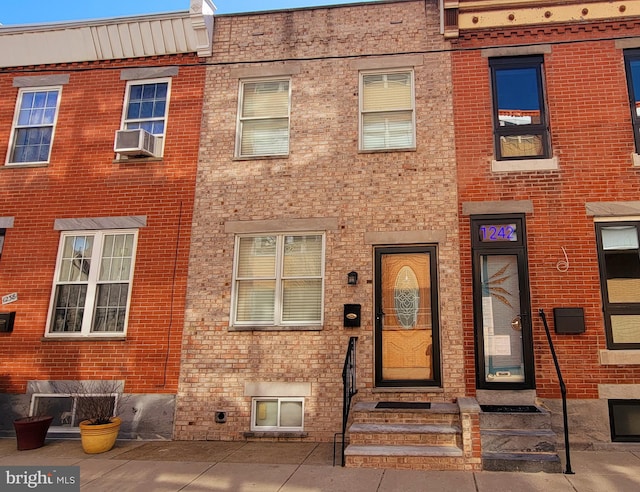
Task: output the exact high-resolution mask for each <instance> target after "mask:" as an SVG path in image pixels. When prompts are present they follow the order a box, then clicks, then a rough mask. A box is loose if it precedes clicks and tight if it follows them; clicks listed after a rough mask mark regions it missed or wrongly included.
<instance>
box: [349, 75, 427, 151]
mask: <svg viewBox="0 0 640 492" xmlns="http://www.w3.org/2000/svg"><path fill="white" fill-rule="evenodd" d="M414 113H415V112H414V94H413V71H411V70H403V71H393V72H385V73H361V74H360V150H392V149H412V148H415V115H414Z"/></svg>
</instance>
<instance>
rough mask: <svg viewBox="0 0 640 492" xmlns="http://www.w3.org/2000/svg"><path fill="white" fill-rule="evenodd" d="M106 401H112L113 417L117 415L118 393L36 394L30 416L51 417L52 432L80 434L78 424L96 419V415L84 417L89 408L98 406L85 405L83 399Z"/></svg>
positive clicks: (32, 401) (32, 398)
mask: <svg viewBox="0 0 640 492" xmlns="http://www.w3.org/2000/svg"><path fill="white" fill-rule="evenodd" d="M96 398H100V399H104V400H107V401H110V404H111V407H112V412H111V414H112V415H115V414H116V410H117V408H118V394H117V393H98V394H82V395H72V394H69V393H34V394H32V395H31V406H30V409H29V415H51V416H52V417H53V421H52V422H51V427H50V428H49V431H50V432H54V433H55V432H79V431H80V429H79V427H78V424H80V422H82V421H83V420H88V419H89V418H93V417H95V415H84V414H83V412H85V413H86V409H87V408H92V407H95V405H96V404H92V403H86V404H85V403H83V399H86V400H89V399H96Z"/></svg>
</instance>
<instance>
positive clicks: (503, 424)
mask: <svg viewBox="0 0 640 492" xmlns="http://www.w3.org/2000/svg"><path fill="white" fill-rule="evenodd" d="M536 408H537V409H538V410H539V411H538V412H535V413H521V412H481V413H480V427H481V428H482V429H551V414H550V413H549V412H548V411H546V410H545V409H543V408H540V407H536Z"/></svg>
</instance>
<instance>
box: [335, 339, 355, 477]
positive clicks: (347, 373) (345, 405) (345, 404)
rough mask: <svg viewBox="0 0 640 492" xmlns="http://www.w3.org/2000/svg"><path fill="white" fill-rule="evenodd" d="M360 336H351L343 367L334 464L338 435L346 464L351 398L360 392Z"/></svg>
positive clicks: (342, 464) (342, 463)
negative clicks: (357, 353) (357, 343)
mask: <svg viewBox="0 0 640 492" xmlns="http://www.w3.org/2000/svg"><path fill="white" fill-rule="evenodd" d="M357 341H358V337H351V338H349V346H348V348H347V355H346V356H345V359H344V366H343V368H342V386H343V389H342V432H338V433H336V434H335V435H334V436H333V466H335V464H336V437H337V436H338V435H342V451H341V457H342V462H341V466H344V464H345V463H344V449H345V438H346V434H347V422H348V420H349V411H350V410H351V400H352V399H353V396H354V395H355V394H356V393H357V392H358V389H357V388H356V342H357Z"/></svg>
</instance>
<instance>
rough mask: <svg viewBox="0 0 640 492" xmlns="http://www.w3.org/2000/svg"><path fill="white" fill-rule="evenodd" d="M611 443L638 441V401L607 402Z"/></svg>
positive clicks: (639, 431) (639, 404)
mask: <svg viewBox="0 0 640 492" xmlns="http://www.w3.org/2000/svg"><path fill="white" fill-rule="evenodd" d="M609 423H610V425H611V440H612V441H613V442H625V441H626V442H634V441H635V442H637V441H640V400H609Z"/></svg>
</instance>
